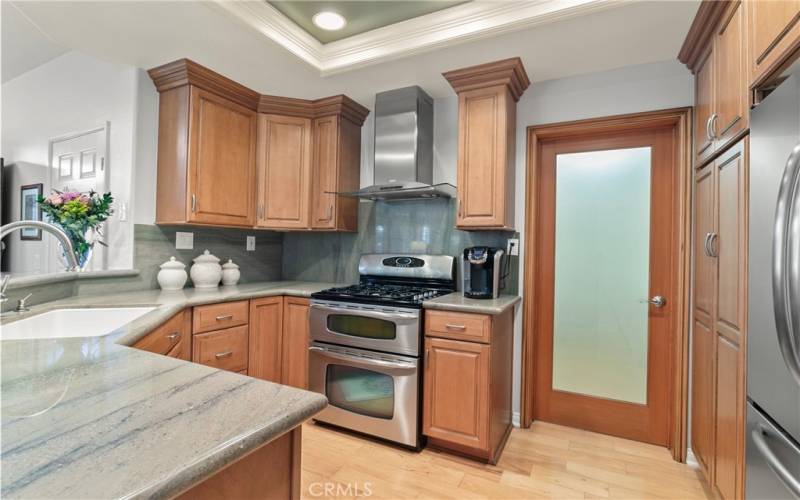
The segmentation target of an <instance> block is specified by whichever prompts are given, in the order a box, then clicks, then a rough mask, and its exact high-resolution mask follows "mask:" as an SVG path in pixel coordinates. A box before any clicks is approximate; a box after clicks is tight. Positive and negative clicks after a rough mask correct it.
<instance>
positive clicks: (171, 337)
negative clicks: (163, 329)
mask: <svg viewBox="0 0 800 500" xmlns="http://www.w3.org/2000/svg"><path fill="white" fill-rule="evenodd" d="M166 338H167V339H169V341H170V342H172V343H175V342H177V341H178V339H179V338H181V334H180V332H173V333H170V334H169V335H167V336H166Z"/></svg>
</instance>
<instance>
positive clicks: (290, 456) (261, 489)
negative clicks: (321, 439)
mask: <svg viewBox="0 0 800 500" xmlns="http://www.w3.org/2000/svg"><path fill="white" fill-rule="evenodd" d="M302 429H303V428H302V426H299V427H295V428H294V429H293V430H291V431H289V432H287V433H286V434H284V435H283V436H281V437H279V438H278V439H275V440H274V441H271V442H269V443H267V444H265V445H264V446H262V447H260V448H258V449H256V450H255V451H253V452H252V453H250V454H248V455H246V456H244V457H243V458H240V459H239V460H237V461H236V462H234V463H232V464H231V465H229V466H227V467H225V468H224V469H222V470H221V471H219V472H217V473H216V474H214V475H213V476H211V477H210V478H208V479H206V480H204V481H201V482H200V483H197V484H195V485H194V486H191V487H190V488H189V489H188V490H186V491H184V492H183V493H181V494H179V495H178V496H177V497H176V498H179V499H181V500H212V499H213V500H217V499H221V498H235V499H237V500H249V499H252V500H262V499H273V498H274V499H278V498H281V499H287V500H297V499H299V498H300V490H301V484H300V463H301V462H300V447H301V445H302V434H301V433H302Z"/></svg>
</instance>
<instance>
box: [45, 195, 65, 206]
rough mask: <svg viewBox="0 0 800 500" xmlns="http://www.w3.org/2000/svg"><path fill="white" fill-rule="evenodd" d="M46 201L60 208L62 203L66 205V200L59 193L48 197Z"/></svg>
mask: <svg viewBox="0 0 800 500" xmlns="http://www.w3.org/2000/svg"><path fill="white" fill-rule="evenodd" d="M44 201H45V202H46V203H49V204H50V205H53V206H59V205H61V204H62V203H64V198H62V197H61V195H60V194H58V193H53V194H51V195H50V196H48V197H47V198H46V199H45V200H44Z"/></svg>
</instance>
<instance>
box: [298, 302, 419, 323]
mask: <svg viewBox="0 0 800 500" xmlns="http://www.w3.org/2000/svg"><path fill="white" fill-rule="evenodd" d="M311 309H315V310H317V311H322V312H327V313H332V314H357V315H359V316H367V317H372V318H379V319H386V320H398V319H408V320H418V319H419V315H417V314H408V313H400V312H396V313H386V312H381V311H369V310H364V309H348V308H338V307H328V306H323V305H320V304H311Z"/></svg>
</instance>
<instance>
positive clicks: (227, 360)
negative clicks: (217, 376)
mask: <svg viewBox="0 0 800 500" xmlns="http://www.w3.org/2000/svg"><path fill="white" fill-rule="evenodd" d="M247 337H248V335H247V327H246V326H235V327H233V328H228V329H226V330H217V331H215V332H207V333H198V334H195V335H194V336H193V337H192V361H193V362H195V363H199V364H201V365H207V366H213V367H214V368H219V369H220V370H228V371H232V372H240V371H242V370H247V369H248V367H247V353H248V340H247Z"/></svg>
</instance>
